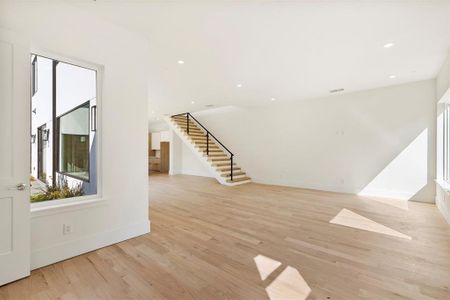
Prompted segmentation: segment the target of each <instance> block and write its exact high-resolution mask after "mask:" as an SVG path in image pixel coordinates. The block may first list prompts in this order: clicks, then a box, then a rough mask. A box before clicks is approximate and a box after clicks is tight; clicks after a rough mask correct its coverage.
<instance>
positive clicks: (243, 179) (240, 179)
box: [227, 177, 251, 183]
mask: <svg viewBox="0 0 450 300" xmlns="http://www.w3.org/2000/svg"><path fill="white" fill-rule="evenodd" d="M250 179H251V178H250V177H241V178H233V180H231V179H227V182H228V183H233V182H241V181H247V180H250Z"/></svg>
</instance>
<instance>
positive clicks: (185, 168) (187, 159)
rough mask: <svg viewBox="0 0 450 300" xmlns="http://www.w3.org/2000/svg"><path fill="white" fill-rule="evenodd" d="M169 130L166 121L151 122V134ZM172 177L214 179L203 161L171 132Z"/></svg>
mask: <svg viewBox="0 0 450 300" xmlns="http://www.w3.org/2000/svg"><path fill="white" fill-rule="evenodd" d="M165 130H169V125H168V124H167V123H166V122H165V121H159V122H150V123H149V132H159V131H165ZM169 174H170V175H175V174H184V175H195V176H204V177H214V176H213V175H212V174H211V173H210V172H209V171H208V169H206V168H205V167H204V166H203V165H202V163H201V161H200V160H199V159H198V158H197V157H196V156H195V155H194V153H192V152H191V151H190V150H189V148H188V147H187V146H186V145H185V144H184V143H183V142H182V141H181V139H180V138H179V137H178V136H177V135H176V134H174V132H173V131H170V170H169Z"/></svg>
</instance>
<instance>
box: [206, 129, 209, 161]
mask: <svg viewBox="0 0 450 300" xmlns="http://www.w3.org/2000/svg"><path fill="white" fill-rule="evenodd" d="M206 155H208V156H209V131H207V132H206Z"/></svg>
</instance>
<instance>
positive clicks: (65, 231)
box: [63, 224, 72, 235]
mask: <svg viewBox="0 0 450 300" xmlns="http://www.w3.org/2000/svg"><path fill="white" fill-rule="evenodd" d="M71 233H72V225H69V224H63V235H68V234H71Z"/></svg>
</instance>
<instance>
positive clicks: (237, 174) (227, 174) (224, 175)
mask: <svg viewBox="0 0 450 300" xmlns="http://www.w3.org/2000/svg"><path fill="white" fill-rule="evenodd" d="M241 175H245V172H234V171H233V176H241ZM220 176H222V177H231V174H230V172H228V173H225V174H221V175H220Z"/></svg>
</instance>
